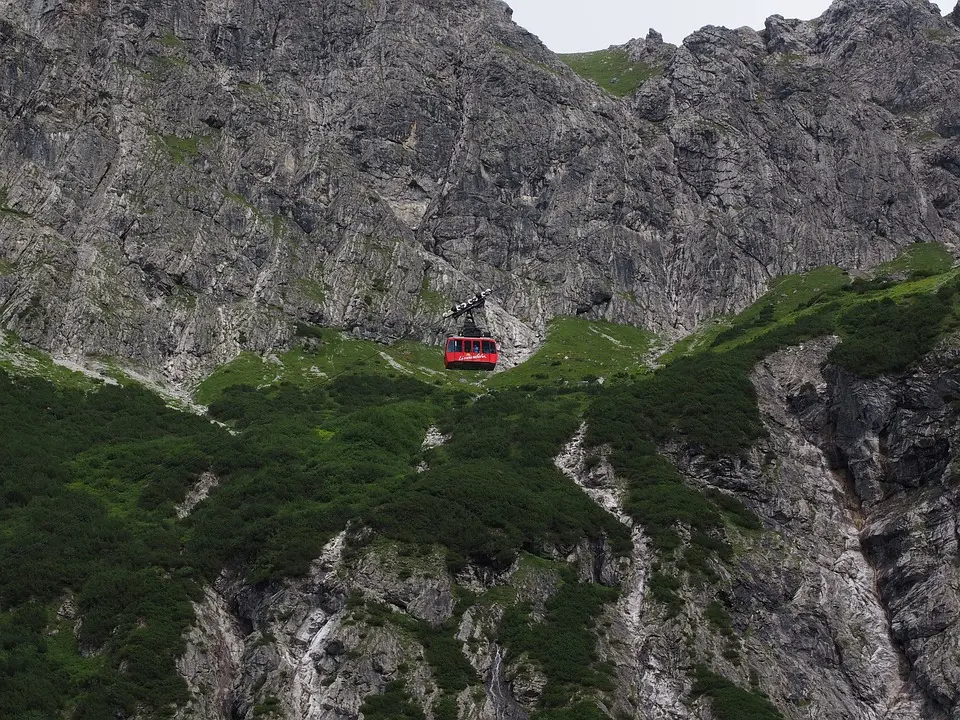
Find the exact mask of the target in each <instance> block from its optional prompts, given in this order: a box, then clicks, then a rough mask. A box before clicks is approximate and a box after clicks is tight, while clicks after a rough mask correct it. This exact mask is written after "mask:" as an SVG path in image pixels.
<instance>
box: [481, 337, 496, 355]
mask: <svg viewBox="0 0 960 720" xmlns="http://www.w3.org/2000/svg"><path fill="white" fill-rule="evenodd" d="M483 351H484V352H485V353H495V352H496V351H497V348H496V346H495V345H494V344H493V340H484V341H483Z"/></svg>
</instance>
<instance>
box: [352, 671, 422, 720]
mask: <svg viewBox="0 0 960 720" xmlns="http://www.w3.org/2000/svg"><path fill="white" fill-rule="evenodd" d="M360 714H361V715H363V717H364V720H426V716H425V715H424V714H423V710H421V709H420V708H419V707H418V706H417V705H415V704H414V703H413V702H411V700H410V695H409V694H408V693H407V690H406V686H405V685H404V682H403V681H402V680H394V681H393V682H391V683H389V684H388V685H387V687H386V688H385V689H384V691H383V693H381V694H379V695H369V696H368V697H367V698H366V699H365V700H364V701H363V705H361V706H360Z"/></svg>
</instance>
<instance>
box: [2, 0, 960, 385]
mask: <svg viewBox="0 0 960 720" xmlns="http://www.w3.org/2000/svg"><path fill="white" fill-rule="evenodd" d="M951 17H952V16H951ZM0 36H2V48H3V51H2V67H3V72H2V73H0V133H2V135H3V137H4V138H5V142H4V143H3V145H2V149H0V191H2V196H0V320H2V323H3V326H4V327H6V328H7V329H11V330H15V331H16V332H18V333H19V334H20V335H21V336H22V337H23V338H24V339H26V340H28V341H30V342H33V343H35V344H37V345H40V346H42V347H44V348H47V349H50V350H52V351H54V352H56V353H59V354H62V355H67V356H71V357H82V356H84V355H109V356H115V357H117V358H120V359H122V360H125V361H127V362H130V363H133V364H138V365H140V366H143V367H145V368H147V369H150V370H154V371H158V372H159V373H160V374H161V375H162V377H163V378H165V379H166V380H167V381H172V382H181V381H184V380H187V379H190V378H193V377H196V375H197V374H198V373H200V372H202V371H203V370H205V369H207V368H209V367H210V366H211V365H212V364H213V363H214V362H218V361H223V360H225V359H229V358H230V357H232V356H233V355H235V354H236V353H237V352H238V351H239V350H241V349H251V350H257V351H266V350H269V349H272V348H275V347H278V346H282V345H283V344H284V343H286V342H287V340H288V339H289V337H290V333H291V328H292V324H293V322H294V321H296V320H301V321H307V322H315V323H320V324H327V325H334V326H338V327H343V328H346V329H351V328H356V329H358V331H360V332H363V333H367V334H370V335H372V336H377V337H396V336H412V337H417V338H421V339H435V338H437V337H438V336H439V334H440V333H441V332H442V331H443V329H444V328H443V324H442V322H441V321H440V315H441V313H442V311H443V309H444V308H445V307H446V305H447V304H448V302H450V301H452V300H456V299H458V298H461V297H462V296H463V295H465V294H469V293H472V292H473V291H474V290H476V289H477V288H478V287H479V286H494V287H495V288H497V293H496V302H495V303H493V304H492V305H491V306H490V307H489V309H488V322H489V325H490V326H491V327H492V328H493V330H494V331H495V332H497V333H498V334H499V335H500V336H501V337H503V339H504V341H505V345H506V346H507V348H508V350H509V351H511V352H512V351H514V350H518V351H522V350H523V349H524V348H526V347H529V346H530V344H531V343H534V342H535V341H536V335H537V332H539V330H540V329H542V326H543V323H544V321H545V320H546V319H548V318H550V317H552V316H554V315H557V314H573V313H580V314H587V315H590V316H594V317H605V318H608V319H613V320H619V321H626V322H631V323H638V324H643V325H646V326H648V327H650V328H653V329H656V330H659V331H661V332H664V333H666V334H668V335H672V334H679V333H682V332H684V331H686V330H689V329H690V328H692V327H693V326H695V325H696V324H697V323H699V322H700V321H702V320H703V319H705V318H706V317H709V316H710V315H712V314H714V313H717V312H726V311H731V310H737V309H740V308H742V307H744V306H745V305H746V304H748V303H749V302H750V301H751V300H753V299H754V298H755V297H757V296H758V295H759V294H760V292H761V291H762V290H763V288H764V286H765V284H766V283H767V281H768V280H769V279H770V278H772V277H775V276H777V275H780V274H783V273H789V272H793V271H796V270H802V269H806V268H809V267H812V266H816V265H822V264H826V263H838V264H840V265H843V266H844V267H847V268H851V269H857V268H862V267H865V266H868V265H872V264H875V263H876V262H877V261H879V260H884V259H888V258H889V257H891V256H892V255H893V254H894V253H895V252H896V250H897V248H899V247H902V246H903V245H905V244H908V243H910V242H912V241H916V240H937V241H940V242H944V243H946V244H948V245H955V244H956V242H957V238H958V235H960V216H958V213H960V170H958V168H960V155H958V153H960V144H958V143H960V140H958V135H960V116H958V115H957V111H956V108H955V103H954V102H953V99H954V98H955V97H956V96H957V93H958V90H960V88H958V82H960V80H958V77H960V76H958V74H957V72H958V71H957V70H956V67H957V66H958V54H960V28H958V27H957V25H956V24H955V23H954V22H953V21H952V20H951V19H950V18H941V17H940V15H939V13H938V12H937V11H936V8H935V7H934V6H932V5H931V4H929V3H928V2H925V0H882V1H881V2H866V0H838V1H837V2H836V3H834V5H833V6H832V7H831V8H830V10H828V11H827V12H826V13H825V14H824V15H823V16H822V17H821V18H819V19H817V20H815V21H811V22H799V21H791V20H785V19H783V18H780V17H777V16H774V17H772V18H771V19H770V20H769V21H768V22H767V25H766V27H765V29H763V30H762V31H760V32H754V31H751V30H747V29H740V30H735V31H733V30H725V29H721V28H712V27H710V28H705V29H703V30H702V31H700V32H697V33H694V34H693V35H691V36H690V37H689V38H687V40H686V41H685V42H684V44H683V45H682V46H681V47H673V46H670V45H666V44H664V43H662V41H661V40H660V39H659V37H658V36H657V35H656V34H655V33H651V34H650V35H649V36H648V37H647V38H646V39H645V40H639V41H635V42H633V43H631V44H629V45H628V46H627V47H626V48H625V50H626V51H628V52H629V53H630V54H631V55H632V56H633V57H634V58H635V59H636V60H637V62H645V63H647V64H648V66H649V70H650V72H649V75H650V78H649V79H648V80H647V81H646V82H645V83H644V84H642V85H641V86H640V87H639V88H638V90H637V92H636V93H635V94H633V95H632V96H629V97H626V98H622V99H619V98H613V97H610V96H608V95H606V94H605V93H604V92H603V91H601V90H600V89H599V88H598V87H597V86H595V85H594V84H592V83H591V82H589V81H586V80H583V79H581V78H579V77H578V76H576V75H575V74H574V73H573V72H572V71H571V70H570V69H569V68H567V67H566V66H565V65H564V64H563V63H561V62H560V61H559V60H558V59H557V57H556V56H554V55H553V54H552V53H550V52H549V51H548V50H547V49H546V48H544V47H543V46H542V45H541V44H540V43H539V42H537V40H536V39H535V38H534V37H532V36H531V35H529V34H528V33H526V32H525V31H523V30H522V29H520V28H519V27H517V26H516V25H515V24H514V23H513V22H512V21H511V19H510V10H509V8H508V7H507V6H506V5H505V4H503V3H501V2H498V1H497V0H459V1H458V2H445V3H438V2H433V1H432V0H377V2H367V1H366V0H363V1H361V0H337V1H336V2H327V3H320V4H318V3H309V2H298V0H285V1H284V2H272V3H266V4H264V3H251V2H241V3H239V4H237V3H228V4H223V3H218V2H215V1H213V2H180V1H174V2H168V1H166V0H157V1H156V2H153V1H149V0H136V1H135V2H132V3H127V4H122V5H111V4H103V3H95V2H94V3H68V2H45V3H39V4H38V3H23V2H19V1H18V0H6V2H4V3H3V4H2V5H0ZM891 69H893V70H891Z"/></svg>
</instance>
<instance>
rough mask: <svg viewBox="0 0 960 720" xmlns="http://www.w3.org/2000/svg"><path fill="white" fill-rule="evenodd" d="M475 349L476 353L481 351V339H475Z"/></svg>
mask: <svg viewBox="0 0 960 720" xmlns="http://www.w3.org/2000/svg"><path fill="white" fill-rule="evenodd" d="M473 351H474V352H475V353H478V352H480V341H479V340H474V341H473Z"/></svg>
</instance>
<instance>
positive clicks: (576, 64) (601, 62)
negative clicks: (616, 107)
mask: <svg viewBox="0 0 960 720" xmlns="http://www.w3.org/2000/svg"><path fill="white" fill-rule="evenodd" d="M558 57H559V58H560V59H561V60H562V61H563V62H565V63H566V64H567V65H569V66H570V68H571V69H572V70H573V71H574V72H575V73H577V75H579V76H580V77H583V78H586V79H587V80H592V81H593V82H595V83H596V84H597V85H599V86H600V87H601V88H603V89H604V90H606V91H607V92H608V93H609V94H611V95H614V96H616V97H623V96H625V95H631V94H633V92H634V91H635V90H636V89H637V88H638V87H640V85H642V84H643V83H644V82H645V81H647V80H649V79H650V78H652V77H656V76H658V75H660V74H661V73H662V72H663V68H661V67H659V66H656V65H650V64H648V63H645V62H641V61H639V60H632V59H631V58H630V55H629V54H628V53H627V52H625V51H624V50H597V51H595V52H586V53H569V54H562V55H558Z"/></svg>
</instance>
